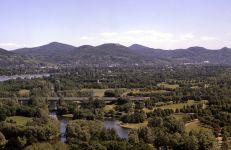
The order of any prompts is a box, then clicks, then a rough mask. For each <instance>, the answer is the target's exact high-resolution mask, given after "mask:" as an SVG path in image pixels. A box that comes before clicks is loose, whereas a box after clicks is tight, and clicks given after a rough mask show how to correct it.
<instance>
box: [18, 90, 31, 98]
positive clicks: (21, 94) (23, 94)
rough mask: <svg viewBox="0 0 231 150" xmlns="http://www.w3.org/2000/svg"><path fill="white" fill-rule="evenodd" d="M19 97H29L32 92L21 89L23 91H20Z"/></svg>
mask: <svg viewBox="0 0 231 150" xmlns="http://www.w3.org/2000/svg"><path fill="white" fill-rule="evenodd" d="M18 95H19V97H29V95H30V90H26V89H21V90H19V92H18Z"/></svg>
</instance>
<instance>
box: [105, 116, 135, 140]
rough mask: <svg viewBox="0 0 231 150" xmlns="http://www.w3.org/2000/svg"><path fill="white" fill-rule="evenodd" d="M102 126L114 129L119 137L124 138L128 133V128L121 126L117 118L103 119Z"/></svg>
mask: <svg viewBox="0 0 231 150" xmlns="http://www.w3.org/2000/svg"><path fill="white" fill-rule="evenodd" d="M104 126H105V128H108V129H110V128H113V129H115V130H116V132H117V134H118V135H119V137H121V138H125V139H127V138H128V134H129V131H130V129H127V128H123V127H121V126H120V125H119V123H118V121H117V120H115V119H106V120H104Z"/></svg>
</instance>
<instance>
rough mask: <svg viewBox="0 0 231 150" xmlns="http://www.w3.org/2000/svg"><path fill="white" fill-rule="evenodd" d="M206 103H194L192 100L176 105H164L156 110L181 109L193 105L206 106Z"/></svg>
mask: <svg viewBox="0 0 231 150" xmlns="http://www.w3.org/2000/svg"><path fill="white" fill-rule="evenodd" d="M206 103H207V101H206V100H201V101H194V100H188V101H187V103H178V104H169V105H164V106H160V107H158V108H162V109H173V110H176V109H181V108H183V107H184V106H185V107H186V106H192V105H194V104H206Z"/></svg>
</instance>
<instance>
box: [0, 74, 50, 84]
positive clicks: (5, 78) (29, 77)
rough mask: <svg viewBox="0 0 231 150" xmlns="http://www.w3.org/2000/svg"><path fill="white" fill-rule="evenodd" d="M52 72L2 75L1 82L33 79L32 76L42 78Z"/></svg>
mask: <svg viewBox="0 0 231 150" xmlns="http://www.w3.org/2000/svg"><path fill="white" fill-rule="evenodd" d="M49 76H50V74H48V73H44V74H23V75H13V76H0V82H2V81H7V80H13V79H18V78H19V79H32V78H42V77H49Z"/></svg>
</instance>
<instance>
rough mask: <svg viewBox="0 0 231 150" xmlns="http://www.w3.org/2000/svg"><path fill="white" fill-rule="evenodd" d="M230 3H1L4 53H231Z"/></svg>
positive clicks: (135, 0) (49, 0)
mask: <svg viewBox="0 0 231 150" xmlns="http://www.w3.org/2000/svg"><path fill="white" fill-rule="evenodd" d="M230 6H231V0H0V47H1V48H4V49H7V50H12V49H16V48H22V47H34V46H40V45H44V44H47V43H50V42H54V41H56V42H61V43H66V44H71V45H74V46H80V45H86V44H87V45H100V44H103V43H120V44H122V45H125V46H129V45H132V44H134V43H137V44H142V45H145V46H149V47H152V48H162V49H176V48H187V47H191V46H203V47H206V48H210V49H219V48H222V47H231V9H230Z"/></svg>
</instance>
